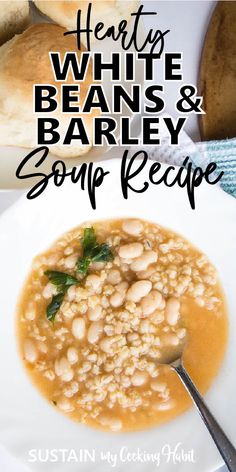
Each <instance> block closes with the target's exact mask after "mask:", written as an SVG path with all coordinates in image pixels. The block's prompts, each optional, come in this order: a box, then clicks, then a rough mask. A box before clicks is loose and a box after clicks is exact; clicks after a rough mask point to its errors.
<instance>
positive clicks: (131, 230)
mask: <svg viewBox="0 0 236 472" xmlns="http://www.w3.org/2000/svg"><path fill="white" fill-rule="evenodd" d="M122 229H123V231H124V232H125V233H127V234H130V235H131V236H138V235H139V234H140V233H141V232H142V231H143V224H142V223H141V221H138V220H126V221H124V222H123V224H122Z"/></svg>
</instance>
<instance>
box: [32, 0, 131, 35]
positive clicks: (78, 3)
mask: <svg viewBox="0 0 236 472" xmlns="http://www.w3.org/2000/svg"><path fill="white" fill-rule="evenodd" d="M34 3H35V5H36V6H37V8H38V9H39V10H40V11H41V12H42V13H43V14H44V15H46V16H48V17H49V18H51V19H52V20H53V21H55V23H58V24H59V25H61V26H64V28H66V29H68V30H70V31H72V30H75V29H76V26H77V11H78V10H81V11H82V17H81V23H82V25H83V27H84V26H85V25H86V12H87V10H88V5H89V3H92V14H91V27H92V28H94V26H95V25H96V24H97V23H98V22H100V21H102V22H103V23H104V25H105V26H106V27H109V26H115V28H117V26H118V24H119V23H120V21H121V20H129V19H130V14H131V13H133V12H135V11H136V7H137V4H138V2H137V0H93V1H89V0H72V1H67V0H58V1H56V0H34ZM81 40H82V41H83V37H82V38H81ZM92 40H93V35H91V41H92Z"/></svg>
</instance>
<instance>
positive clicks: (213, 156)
mask: <svg viewBox="0 0 236 472" xmlns="http://www.w3.org/2000/svg"><path fill="white" fill-rule="evenodd" d="M196 147H197V151H198V152H197V153H196V154H193V155H192V156H191V159H192V161H193V163H194V164H195V165H200V166H202V165H203V163H204V166H205V165H206V164H207V163H209V162H215V163H216V164H217V169H218V171H219V172H220V171H223V172H224V175H223V177H222V178H221V180H220V186H221V187H222V188H223V189H224V190H225V192H228V193H229V194H230V195H233V197H235V198H236V138H233V139H226V140H222V141H206V142H203V143H196Z"/></svg>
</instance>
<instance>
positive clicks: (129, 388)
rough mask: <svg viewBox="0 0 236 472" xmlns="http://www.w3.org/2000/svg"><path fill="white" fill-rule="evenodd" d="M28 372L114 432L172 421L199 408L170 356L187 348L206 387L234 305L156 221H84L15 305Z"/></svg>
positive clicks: (192, 251) (194, 253)
mask: <svg viewBox="0 0 236 472" xmlns="http://www.w3.org/2000/svg"><path fill="white" fill-rule="evenodd" d="M17 337H18V342H19V349H20V356H21V358H22V361H23V363H24V365H25V367H26V370H27V372H28V375H29V376H30V378H31V380H32V381H33V383H34V384H35V386H36V387H37V389H38V390H39V391H40V392H41V394H42V395H43V396H44V397H45V398H46V399H47V400H48V401H49V402H51V404H52V405H53V406H54V407H55V408H57V409H58V410H60V411H61V412H63V413H64V414H66V415H67V416H68V417H70V418H71V419H73V420H75V421H78V422H82V423H85V424H88V425H91V426H94V427H97V428H100V429H103V430H108V431H133V430H139V429H142V428H147V427H150V426H154V425H158V424H161V423H164V422H166V421H167V420H170V419H172V418H174V417H176V416H177V415H179V414H180V413H182V412H183V411H185V410H186V409H187V408H188V407H189V406H190V405H191V400H190V399H189V397H188V394H187V393H186V391H185V389H184V387H183V385H182V384H181V382H180V380H179V379H178V377H177V375H176V373H175V372H174V371H173V370H172V369H171V368H170V367H169V366H168V365H165V364H163V363H165V361H166V360H167V358H168V356H170V355H173V354H175V353H177V352H180V351H181V350H182V349H183V347H184V354H183V358H184V364H185V366H186V368H187V369H188V371H189V373H190V375H191V376H192V378H193V381H194V382H195V383H196V385H197V387H198V388H199V390H200V391H201V392H203V393H204V392H205V391H206V390H207V389H208V388H209V386H210V384H211V382H212V380H213V378H214V377H215V375H216V374H217V371H218V369H219V367H220V363H221V361H222V358H223V355H224V351H225V346H226V341H227V313H226V307H225V301H224V296H223V292H222V290H221V287H220V283H219V281H218V277H217V273H216V270H215V268H214V267H213V266H212V264H211V263H210V262H209V261H208V259H207V258H206V256H205V255H204V254H202V253H201V252H200V251H199V250H198V249H196V248H195V247H193V246H192V245H191V244H190V243H189V242H188V241H187V240H185V239H184V238H182V237H181V236H179V235H178V234H175V233H174V232H172V231H170V230H168V229H165V228H163V227H161V226H158V225H156V224H154V223H151V222H148V221H144V220H138V219H119V220H106V221H100V222H94V223H92V224H83V225H81V226H79V227H78V228H75V229H73V230H71V231H69V232H68V233H66V234H65V235H63V236H62V237H61V238H60V239H59V240H58V241H56V242H55V243H54V244H53V245H52V247H51V248H50V249H49V250H48V251H46V252H44V253H43V254H41V255H39V256H38V257H36V258H35V260H34V261H33V265H32V269H31V272H30V274H29V276H28V279H27V281H26V283H25V286H24V288H23V292H22V295H21V299H20V303H19V305H18V309H17Z"/></svg>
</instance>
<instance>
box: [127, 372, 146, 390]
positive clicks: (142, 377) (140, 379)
mask: <svg viewBox="0 0 236 472" xmlns="http://www.w3.org/2000/svg"><path fill="white" fill-rule="evenodd" d="M147 378H148V376H147V373H146V372H140V371H136V372H135V373H134V374H133V375H132V377H131V383H132V384H133V385H134V386H135V387H140V386H141V385H144V384H145V383H146V382H147Z"/></svg>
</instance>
